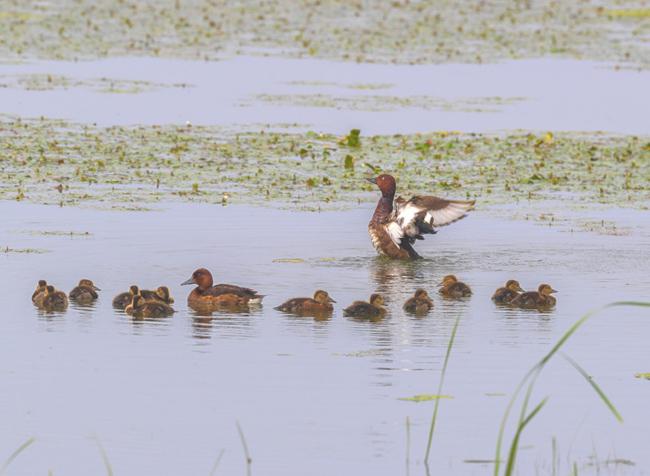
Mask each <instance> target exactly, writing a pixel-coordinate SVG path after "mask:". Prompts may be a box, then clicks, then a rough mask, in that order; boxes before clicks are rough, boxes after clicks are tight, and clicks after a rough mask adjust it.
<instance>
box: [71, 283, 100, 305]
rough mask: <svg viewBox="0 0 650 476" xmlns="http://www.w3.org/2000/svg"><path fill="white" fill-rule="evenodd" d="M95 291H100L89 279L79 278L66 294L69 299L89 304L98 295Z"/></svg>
mask: <svg viewBox="0 0 650 476" xmlns="http://www.w3.org/2000/svg"><path fill="white" fill-rule="evenodd" d="M97 291H101V289H99V288H98V287H97V286H95V284H94V283H93V282H92V281H91V280H90V279H81V280H80V281H79V284H78V285H77V286H76V287H75V288H74V289H73V290H72V291H70V293H69V294H68V297H69V298H70V300H71V301H75V302H77V303H79V304H90V303H92V302H93V301H95V300H96V299H97V298H98V297H99V295H98V294H97Z"/></svg>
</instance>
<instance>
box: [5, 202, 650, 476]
mask: <svg viewBox="0 0 650 476" xmlns="http://www.w3.org/2000/svg"><path fill="white" fill-rule="evenodd" d="M526 207H527V205H526V204H519V205H518V209H520V210H523V209H526ZM371 211H372V210H371V207H370V206H368V205H362V206H360V207H359V208H358V209H355V210H352V211H345V212H326V213H297V212H289V211H281V210H273V209H268V208H263V207H259V208H257V207H250V208H249V207H238V206H228V207H220V206H208V205H196V204H184V205H179V204H165V205H163V206H161V207H160V209H159V210H157V211H154V212H142V213H138V212H109V211H97V210H93V209H79V208H71V209H69V208H57V207H45V206H38V205H31V204H16V203H10V202H4V203H0V216H2V217H3V220H2V225H1V226H0V245H2V246H3V247H4V246H9V247H10V248H14V249H15V248H35V249H44V250H48V252H47V253H43V254H29V253H26V254H17V253H8V254H7V253H0V269H2V272H1V273H0V289H2V292H1V296H2V302H3V303H4V309H5V312H3V317H2V319H1V320H0V376H1V378H0V420H1V421H2V422H3V431H2V432H0V460H2V459H3V458H4V457H6V456H3V455H8V454H9V453H10V452H11V451H13V449H14V448H16V447H18V445H19V444H20V443H22V442H23V441H24V440H25V439H27V438H28V437H30V436H32V435H33V436H36V437H37V441H36V443H35V444H34V445H33V446H32V447H30V448H29V449H28V450H26V452H25V453H23V454H22V455H20V456H19V457H18V459H17V460H16V461H15V462H14V463H13V464H12V465H11V467H10V472H9V473H8V474H12V475H32V474H47V471H48V470H49V469H51V470H52V471H53V473H54V474H68V475H87V474H102V472H104V469H103V466H102V461H101V457H100V453H99V451H98V449H97V445H96V443H95V440H94V439H93V438H94V437H97V438H99V440H100V441H101V443H102V445H103V446H104V447H105V449H106V451H107V454H108V457H109V459H110V462H111V464H112V466H113V469H114V472H115V474H119V475H140V474H161V475H162V474H170V475H171V474H205V475H207V474H209V472H210V469H211V467H212V465H213V463H214V461H215V459H216V458H217V456H218V454H219V452H220V451H221V450H222V449H223V450H225V452H224V455H223V458H222V460H221V462H220V466H219V469H218V471H217V474H244V473H245V462H244V454H243V450H242V446H241V442H240V440H239V436H238V433H237V429H236V422H237V421H239V423H240V424H241V427H242V429H243V431H244V433H245V435H246V440H247V443H248V446H249V448H250V452H251V456H252V459H253V463H252V472H253V474H264V475H304V474H310V475H331V474H378V475H395V474H425V469H424V466H423V465H422V456H423V453H424V448H425V444H426V435H427V431H428V424H429V419H430V416H431V412H432V408H433V403H432V402H426V403H412V402H407V401H402V400H399V398H402V397H409V396H413V395H415V394H423V393H435V391H436V387H437V384H438V379H439V376H440V370H441V366H442V361H443V359H444V353H445V349H446V345H447V341H448V338H449V334H450V332H451V328H452V326H453V323H454V321H455V319H456V317H457V316H460V317H461V324H460V328H459V331H458V338H457V343H456V346H455V347H454V349H453V353H452V357H451V361H450V364H449V369H448V374H447V381H446V383H445V388H444V390H443V393H444V394H448V395H451V396H453V399H446V400H443V401H442V402H441V405H440V419H439V422H438V426H437V429H436V435H435V437H434V442H433V452H432V458H431V474H486V473H488V472H489V471H490V468H491V467H490V466H489V465H487V464H481V463H474V462H471V460H485V459H488V460H489V459H492V458H493V456H494V444H495V440H496V435H497V430H498V425H499V421H500V418H501V416H502V414H503V411H504V409H505V406H506V403H507V397H506V396H504V394H507V395H509V394H510V393H511V392H512V391H513V389H514V387H515V386H516V384H517V382H518V380H519V379H520V378H521V377H522V376H523V374H524V373H525V372H526V370H527V369H528V368H529V367H530V366H532V364H533V363H534V362H535V361H536V360H537V359H539V358H540V357H541V356H542V355H543V354H544V353H545V352H546V351H548V350H549V349H550V347H551V345H552V344H553V343H554V342H555V341H556V340H557V339H558V338H559V336H560V335H561V334H562V333H563V332H564V331H565V330H566V329H567V328H568V327H569V326H570V324H571V323H573V322H574V321H575V320H576V319H577V318H578V317H579V316H580V315H581V314H582V313H584V312H585V311H586V310H588V309H592V308H595V307H598V306H600V305H602V304H605V303H608V302H611V301H613V300H619V299H645V300H648V297H649V290H650V276H649V275H648V273H647V270H648V269H649V268H650V253H648V251H647V250H648V249H649V248H648V244H649V242H650V227H649V226H648V221H647V212H636V211H629V210H613V209H609V210H603V211H602V217H603V218H608V217H616V219H617V221H618V223H620V224H621V225H629V226H630V230H631V232H630V234H629V235H626V236H607V235H597V234H593V233H579V232H574V233H571V232H568V231H567V228H566V227H548V226H544V225H539V224H535V223H532V222H523V221H513V220H507V219H503V218H499V217H498V216H497V214H496V213H487V212H475V213H472V215H471V216H470V217H469V218H467V219H466V220H463V221H461V222H459V223H457V224H454V225H453V226H451V227H448V228H445V229H444V230H442V231H441V232H440V233H439V234H438V235H436V236H435V237H430V238H428V239H427V240H426V241H425V242H420V243H418V251H419V252H420V253H421V254H422V255H423V256H425V257H426V258H427V259H425V260H422V261H420V262H417V263H399V262H387V261H384V260H382V259H379V258H377V257H375V255H374V252H373V250H372V248H371V246H370V242H369V238H368V236H367V233H366V223H367V220H368V217H369V216H370V214H371ZM592 213H593V212H592ZM44 231H68V232H69V231H75V232H89V233H90V235H88V236H76V235H75V236H44V235H42V234H39V233H36V232H44ZM282 258H300V259H302V260H304V262H301V263H287V262H284V263H283V262H274V260H277V259H282ZM200 266H205V267H207V268H209V269H210V270H212V272H213V274H214V276H215V280H216V281H218V282H231V283H235V284H240V285H245V286H250V287H253V288H255V289H257V290H259V291H260V292H261V293H263V294H266V295H267V296H266V298H265V304H264V306H263V307H262V308H261V309H258V310H254V311H252V312H250V313H248V314H236V315H232V314H228V313H216V314H214V315H213V316H211V317H206V316H197V315H195V314H194V313H193V312H192V311H191V310H189V309H188V308H187V306H186V303H185V299H186V296H187V294H188V293H189V291H190V289H189V288H188V287H181V286H180V285H179V283H181V282H182V281H184V280H185V279H187V278H188V277H189V276H190V274H191V273H192V271H193V270H194V269H195V268H197V267H200ZM448 273H455V274H457V275H458V276H459V277H460V278H462V279H463V280H465V281H466V282H467V283H468V284H470V285H471V286H472V288H473V290H474V295H473V296H472V298H471V299H469V300H466V301H443V300H442V299H441V298H439V297H438V295H437V294H435V292H434V291H435V284H436V283H437V282H438V281H439V280H440V278H441V277H442V276H443V275H445V274H448ZM82 277H88V278H91V279H93V280H94V281H95V283H96V284H97V285H98V286H99V287H100V288H102V292H101V293H100V300H99V301H98V302H97V304H96V306H95V307H94V308H92V309H78V308H74V307H71V308H70V309H68V311H67V312H66V313H64V314H62V315H61V314H55V315H43V314H40V313H39V312H38V311H37V310H36V309H34V308H33V306H32V304H31V301H30V296H31V293H32V290H33V287H34V285H35V283H36V281H37V280H38V279H40V278H45V279H47V280H48V282H51V283H53V284H55V285H56V286H57V287H59V288H61V289H64V290H66V291H69V290H70V289H72V287H74V285H75V284H76V282H77V281H78V279H80V278H82ZM509 278H517V279H519V281H520V282H521V283H522V285H523V286H524V287H525V288H534V287H536V286H537V285H538V284H539V282H541V281H545V282H549V283H551V284H552V285H553V287H555V288H556V289H558V290H559V291H560V292H559V293H558V301H559V303H558V307H557V310H556V311H554V312H551V313H547V314H539V313H536V312H527V311H516V310H508V309H499V308H496V307H495V306H494V305H493V304H492V302H491V301H490V299H489V298H490V295H491V294H492V292H493V291H494V289H495V288H497V287H498V286H501V285H502V284H503V283H504V282H505V281H506V280H507V279H509ZM132 283H137V284H139V285H140V286H142V287H147V288H154V287H155V286H157V285H160V284H165V285H168V286H169V287H170V288H171V291H172V295H173V296H174V297H175V299H176V304H175V308H176V310H177V311H178V312H177V313H176V314H175V315H174V316H173V317H171V318H168V319H161V320H157V321H144V322H133V321H132V320H130V319H129V318H128V317H127V316H125V315H123V314H122V313H120V312H116V311H114V310H113V309H112V307H111V299H112V297H113V296H114V295H115V294H117V293H118V292H121V291H123V290H126V289H127V288H128V286H129V285H130V284H132ZM420 286H421V287H425V288H426V289H428V290H430V291H431V292H432V294H433V295H434V300H435V309H434V311H433V312H432V313H431V314H430V315H428V316H426V317H424V318H417V317H410V316H407V315H405V314H404V313H403V312H402V311H401V304H402V302H403V301H404V300H405V299H406V298H407V297H408V295H409V294H410V293H412V292H413V290H414V289H415V288H416V287H420ZM317 288H323V289H326V290H327V291H328V292H329V293H330V295H331V296H332V297H334V299H336V300H337V301H338V304H337V305H336V308H335V312H334V315H333V316H332V318H331V319H328V320H320V321H318V320H314V319H311V318H297V317H291V316H287V315H283V314H281V313H279V312H277V311H275V310H273V306H275V305H277V304H279V303H281V302H282V301H284V300H285V299H287V298H290V297H296V296H306V295H311V294H312V293H313V291H314V290H315V289H317ZM376 291H378V292H382V293H384V294H385V296H386V298H387V300H388V301H389V309H390V312H389V314H388V316H387V318H386V319H385V320H383V321H382V322H378V323H369V322H357V321H354V320H349V319H346V318H344V317H343V316H342V315H341V309H342V307H344V306H346V305H347V304H349V303H350V302H352V301H353V300H355V299H367V297H368V295H369V294H370V293H371V292H376ZM649 318H650V313H649V312H648V311H647V310H631V309H620V310H615V311H614V310H612V311H608V312H606V313H605V314H603V315H602V316H599V317H597V318H594V320H593V321H591V322H590V323H589V324H588V325H587V326H586V327H585V328H584V329H583V330H581V331H580V332H579V333H578V334H577V335H576V336H575V338H573V339H572V340H571V341H570V345H568V346H567V347H566V349H565V350H566V352H567V353H568V354H569V355H570V356H571V357H572V358H574V359H576V360H577V361H578V362H579V363H580V364H581V365H582V366H584V367H585V368H586V369H587V371H588V372H589V373H590V374H591V375H592V376H593V377H594V379H595V380H596V381H597V382H598V383H599V385H601V386H602V388H603V389H604V390H605V391H606V392H607V394H608V395H609V396H610V397H611V399H612V401H613V402H614V403H615V405H617V407H618V409H619V410H620V411H621V413H622V414H623V417H624V419H625V422H624V423H623V424H618V423H617V422H616V421H615V420H614V418H613V417H612V416H611V414H610V413H609V412H608V410H607V409H606V408H605V407H604V406H603V405H602V403H601V402H600V401H599V400H598V397H597V396H596V395H595V393H594V392H593V391H592V390H591V388H590V387H589V385H588V384H587V383H586V382H585V381H584V379H583V378H582V377H580V376H579V375H578V374H577V372H575V370H573V369H572V368H571V367H570V366H569V365H568V364H567V363H566V362H564V361H563V359H562V358H558V359H557V361H556V362H554V363H552V364H551V365H550V366H549V368H548V369H547V370H546V372H545V373H544V374H543V376H542V378H541V380H540V382H539V385H538V391H537V392H535V394H534V397H533V402H535V403H536V402H537V401H538V400H540V399H541V398H543V397H545V396H550V397H551V398H550V400H549V403H548V404H547V406H546V408H544V410H543V411H542V413H541V414H540V416H539V417H538V418H536V419H535V420H534V421H533V423H532V424H531V426H530V427H529V429H527V431H526V433H525V434H524V437H523V440H522V446H523V449H522V451H521V456H520V460H519V463H520V465H519V469H520V473H521V474H532V473H533V471H537V472H539V473H540V474H550V473H551V469H550V468H551V465H550V461H551V438H552V437H553V436H555V437H557V439H558V450H559V457H560V460H561V467H562V468H563V474H566V473H567V472H568V470H567V468H568V465H570V464H571V463H572V462H573V461H577V462H578V464H579V467H580V469H581V474H583V473H587V474H589V473H595V472H596V468H595V467H593V466H587V465H588V464H589V462H590V461H593V460H594V458H595V460H596V461H598V462H601V467H600V470H601V473H602V474H610V473H616V474H647V473H648V468H650V456H649V455H648V453H647V447H646V440H647V435H648V430H647V428H648V426H649V425H650V413H648V412H647V411H646V406H647V401H648V398H649V397H650V383H648V382H647V381H642V380H639V379H635V378H634V374H635V373H636V372H648V371H650V353H649V352H648V348H647V336H648V335H650V319H649ZM407 417H409V418H410V421H411V435H410V437H411V448H410V466H409V467H408V468H407V465H406V441H407V438H406V426H405V421H406V418H407ZM615 458H625V459H627V460H631V461H633V462H634V463H635V464H636V466H623V465H620V464H619V465H610V466H608V468H605V467H604V466H602V462H603V461H604V460H608V459H609V460H612V459H615ZM467 461H470V462H467ZM605 469H607V471H605Z"/></svg>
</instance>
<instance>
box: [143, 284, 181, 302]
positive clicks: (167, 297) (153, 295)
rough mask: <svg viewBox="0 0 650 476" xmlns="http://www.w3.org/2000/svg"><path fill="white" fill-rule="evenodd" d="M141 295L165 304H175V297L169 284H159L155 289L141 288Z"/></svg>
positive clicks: (148, 299) (147, 299)
mask: <svg viewBox="0 0 650 476" xmlns="http://www.w3.org/2000/svg"><path fill="white" fill-rule="evenodd" d="M140 295H141V296H142V297H143V298H144V299H145V300H146V301H151V302H156V301H159V302H164V303H165V304H174V298H173V297H172V296H171V293H170V292H169V288H168V287H167V286H158V288H156V290H155V291H148V290H146V289H141V290H140Z"/></svg>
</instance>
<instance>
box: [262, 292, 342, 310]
mask: <svg viewBox="0 0 650 476" xmlns="http://www.w3.org/2000/svg"><path fill="white" fill-rule="evenodd" d="M335 302H336V301H335V300H334V299H332V298H331V297H330V295H329V294H328V293H327V291H323V290H322V289H319V290H317V291H316V292H315V293H314V297H313V298H293V299H289V300H288V301H286V302H284V303H283V304H281V305H279V306H277V307H275V308H274V309H275V310H276V311H282V312H287V313H291V314H326V313H331V312H332V311H333V310H334V306H332V303H335Z"/></svg>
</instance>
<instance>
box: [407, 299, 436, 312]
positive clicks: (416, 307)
mask: <svg viewBox="0 0 650 476" xmlns="http://www.w3.org/2000/svg"><path fill="white" fill-rule="evenodd" d="M432 308H433V302H432V301H431V300H430V299H420V298H416V297H412V298H410V299H408V300H407V301H406V302H405V303H404V310H405V311H406V312H410V313H413V314H424V313H426V312H429V311H430V310H431V309H432Z"/></svg>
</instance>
